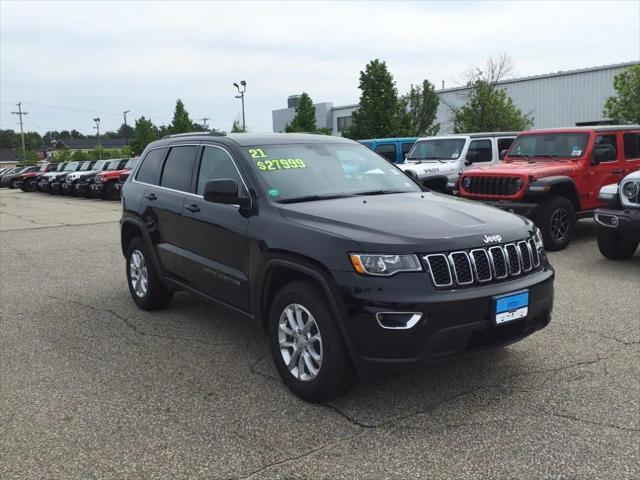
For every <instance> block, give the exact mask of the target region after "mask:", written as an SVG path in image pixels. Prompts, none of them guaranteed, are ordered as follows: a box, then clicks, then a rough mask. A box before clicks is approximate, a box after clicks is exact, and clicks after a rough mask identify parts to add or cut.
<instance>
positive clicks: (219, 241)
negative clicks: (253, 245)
mask: <svg viewBox="0 0 640 480" xmlns="http://www.w3.org/2000/svg"><path fill="white" fill-rule="evenodd" d="M199 157H200V158H199V161H198V164H197V170H196V171H197V178H195V179H194V187H193V191H194V194H192V195H188V196H187V199H186V202H185V205H184V212H183V215H184V218H185V219H186V222H185V226H184V232H183V235H184V237H185V240H186V242H187V245H186V249H187V250H188V253H187V254H186V255H185V269H186V271H187V275H186V276H187V278H189V281H190V282H191V284H192V285H193V287H194V288H196V289H197V290H199V291H201V292H203V293H206V294H207V295H209V296H211V297H214V298H216V299H218V300H221V301H223V302H225V303H228V304H230V305H233V306H234V307H237V308H240V309H242V310H247V308H248V305H249V288H248V271H249V252H248V241H247V229H248V225H249V220H248V218H247V216H246V215H245V214H244V213H243V212H242V211H241V210H240V209H239V207H238V206H237V205H224V204H221V203H213V202H207V201H205V200H204V199H203V198H202V194H203V191H204V186H205V184H206V183H207V182H208V181H211V180H221V179H232V180H235V181H236V183H237V184H238V186H239V189H240V193H241V195H242V196H248V195H249V194H248V191H247V188H246V185H245V183H244V181H243V179H242V177H241V175H240V173H239V171H238V168H237V167H236V164H235V161H234V159H233V157H232V154H231V153H230V152H229V151H228V150H227V149H225V148H224V147H222V146H216V145H206V146H204V147H203V148H202V151H201V152H200V155H199Z"/></svg>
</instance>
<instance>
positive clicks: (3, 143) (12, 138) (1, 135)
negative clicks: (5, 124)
mask: <svg viewBox="0 0 640 480" xmlns="http://www.w3.org/2000/svg"><path fill="white" fill-rule="evenodd" d="M18 145H20V142H19V141H18V138H17V136H16V132H15V131H13V130H11V129H8V130H0V147H2V148H16V147H18Z"/></svg>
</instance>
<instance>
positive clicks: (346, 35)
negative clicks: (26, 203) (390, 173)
mask: <svg viewBox="0 0 640 480" xmlns="http://www.w3.org/2000/svg"><path fill="white" fill-rule="evenodd" d="M503 53H505V54H507V55H509V56H510V57H511V58H512V60H513V62H514V64H515V70H514V74H513V75H512V76H526V75H535V74H541V73H549V72H554V71H558V70H569V69H575V68H583V67H590V66H595V65H603V64H611V63H618V62H627V61H637V60H640V1H638V0H628V1H603V2H600V1H581V2H578V1H568V2H562V1H554V2H552V1H538V2H527V1H517V2H516V1H514V2H506V1H505V2H341V3H338V2H267V1H263V2H229V3H225V2H204V1H202V2H170V1H164V2H150V1H148V2H133V1H131V2H118V1H103V2H99V1H92V2H82V3H80V2H78V3H72V2H55V1H46V2H30V1H20V2H18V1H6V0H0V102H1V103H0V128H13V129H17V125H16V121H17V118H16V116H14V115H11V113H10V112H11V111H12V110H14V109H15V108H14V105H13V104H14V103H15V102H17V101H22V102H23V103H24V107H25V109H26V110H28V111H29V115H27V116H26V117H25V127H26V129H28V130H37V131H40V132H42V133H43V132H45V131H46V130H54V129H55V130H62V129H72V128H76V129H78V130H80V131H82V132H85V133H90V132H92V128H91V127H92V126H93V122H92V118H94V117H95V116H100V118H101V119H102V127H101V129H102V130H109V129H117V128H118V126H119V125H120V124H121V123H122V111H124V110H131V113H129V115H128V119H129V122H130V123H133V120H134V119H135V118H137V117H139V116H140V115H145V116H147V117H151V118H152V119H153V120H154V122H155V123H157V124H162V123H165V124H166V123H169V122H170V121H171V116H172V112H173V107H174V105H175V100H176V99H177V98H181V99H182V100H183V101H184V102H185V105H186V107H187V110H188V111H189V113H190V114H191V116H192V118H194V119H198V118H202V117H208V118H210V119H211V120H209V124H210V125H212V126H214V127H216V128H219V129H222V130H229V129H230V127H231V124H232V122H233V120H234V119H236V118H238V117H239V114H240V103H239V100H237V99H235V98H234V95H235V91H234V87H233V86H232V83H233V82H237V81H240V80H243V79H244V80H246V81H247V84H248V86H247V97H246V102H247V103H246V107H247V123H248V126H249V128H250V129H251V130H252V131H270V130H271V111H272V110H273V109H276V108H283V107H285V106H286V98H287V96H288V95H291V94H295V93H300V92H302V91H307V92H308V93H309V94H310V95H311V97H312V98H313V99H314V101H317V102H320V101H332V102H333V103H334V105H342V104H351V103H355V102H357V100H358V97H359V90H358V88H357V85H358V76H359V72H360V70H361V69H363V68H364V65H365V64H366V63H367V62H368V61H369V60H371V59H373V58H380V59H382V60H385V61H386V62H387V64H388V66H389V69H390V71H391V73H392V74H393V75H394V77H395V79H396V83H397V86H398V89H399V91H400V92H404V91H407V90H408V89H409V86H410V85H411V83H420V82H421V81H422V80H423V79H425V78H427V79H429V80H430V81H432V82H433V83H434V84H435V85H436V86H438V87H439V86H440V85H441V83H442V81H443V80H444V81H445V85H446V86H447V87H452V86H455V85H459V84H460V83H461V81H462V77H463V72H464V71H465V69H467V68H468V67H469V66H472V65H479V64H482V63H484V61H486V59H487V58H488V57H491V56H497V55H500V54H503Z"/></svg>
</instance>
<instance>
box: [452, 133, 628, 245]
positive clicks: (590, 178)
mask: <svg viewBox="0 0 640 480" xmlns="http://www.w3.org/2000/svg"><path fill="white" fill-rule="evenodd" d="M639 143H640V125H628V126H611V125H608V126H598V127H575V128H559V129H549V130H530V131H528V132H524V133H521V134H520V135H518V137H517V138H516V139H515V141H514V142H513V144H512V145H511V148H510V149H509V151H508V152H507V154H506V156H505V157H504V161H503V163H502V164H499V165H493V166H488V167H484V168H483V167H478V168H473V169H469V170H466V171H465V172H464V173H463V174H462V176H461V177H460V179H459V183H458V189H459V192H460V193H459V195H460V196H462V197H465V198H470V199H474V200H481V201H483V202H485V203H489V204H491V205H494V206H496V207H499V208H502V209H505V210H509V211H512V212H514V213H519V214H521V215H525V216H527V217H531V218H532V219H533V220H534V221H535V223H536V225H537V226H538V228H540V230H541V231H542V237H543V239H544V246H545V248H546V249H547V250H562V249H564V248H565V247H566V246H567V245H568V244H569V242H570V241H571V238H572V237H573V233H574V230H575V223H576V220H578V219H580V218H586V217H592V216H593V211H594V210H595V209H596V208H599V207H604V206H605V205H604V202H603V201H602V200H600V199H599V198H598V193H599V191H600V188H601V187H603V186H604V185H608V184H610V183H618V182H619V181H620V180H621V179H622V178H623V177H624V176H625V175H627V174H629V173H631V172H633V171H635V170H640V154H639V153H638V144H639Z"/></svg>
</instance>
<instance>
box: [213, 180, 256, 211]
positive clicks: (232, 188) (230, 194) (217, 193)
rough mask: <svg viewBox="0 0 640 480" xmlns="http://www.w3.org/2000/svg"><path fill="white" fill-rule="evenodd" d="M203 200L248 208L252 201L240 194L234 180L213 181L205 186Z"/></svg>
mask: <svg viewBox="0 0 640 480" xmlns="http://www.w3.org/2000/svg"><path fill="white" fill-rule="evenodd" d="M202 196H203V198H204V199H205V200H206V201H207V202H213V203H224V204H226V205H239V206H240V207H242V208H248V207H249V205H250V203H251V202H250V200H249V199H248V198H241V197H240V195H239V194H238V184H237V183H236V181H235V180H232V179H227V178H225V179H221V180H211V181H210V182H207V183H206V184H205V185H204V192H203V194H202Z"/></svg>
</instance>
